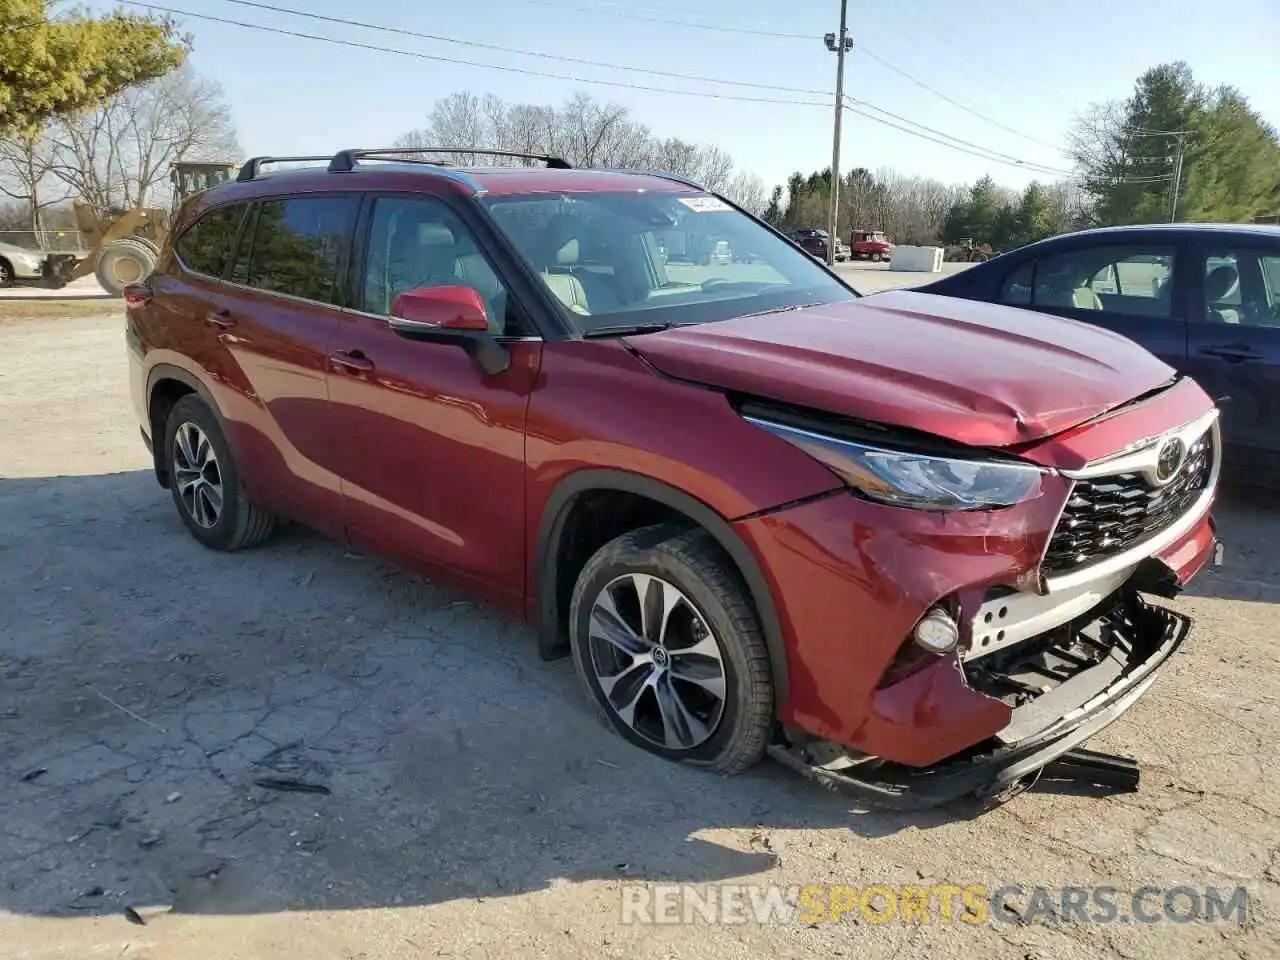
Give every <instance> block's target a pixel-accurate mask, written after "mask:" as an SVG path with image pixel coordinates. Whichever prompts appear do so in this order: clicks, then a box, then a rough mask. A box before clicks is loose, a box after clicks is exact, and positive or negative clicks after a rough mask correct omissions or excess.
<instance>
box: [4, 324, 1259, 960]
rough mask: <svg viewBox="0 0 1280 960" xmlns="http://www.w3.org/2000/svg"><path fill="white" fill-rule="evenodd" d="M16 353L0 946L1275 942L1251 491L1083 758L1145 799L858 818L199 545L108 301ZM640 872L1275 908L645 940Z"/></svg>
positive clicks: (493, 630)
mask: <svg viewBox="0 0 1280 960" xmlns="http://www.w3.org/2000/svg"><path fill="white" fill-rule="evenodd" d="M0 356H3V357H4V358H5V366H4V368H3V372H2V373H0V957H51V958H52V957H66V958H71V957H76V958H83V957H104V958H114V960H120V958H157V960H158V958H175V960H176V958H182V960H188V958H197V957H198V958H206V957H240V958H247V957H266V956H290V957H296V956H305V957H307V958H309V960H310V958H315V960H328V958H344V960H345V958H356V957H368V958H375V957H376V958H398V957H435V956H449V957H502V958H508V957H517V956H518V957H525V956H529V957H535V956H536V957H583V958H588V957H589V958H597V957H641V958H659V957H689V958H694V957H697V958H702V957H708V958H709V957H744V956H760V957H777V958H784V957H797V958H798V957H862V956H867V957H871V956H875V957H890V956H904V957H905V956H911V955H921V956H929V957H936V958H951V957H956V958H959V957H966V958H967V957H983V958H1011V960H1026V958H1044V960H1072V958H1081V960H1084V958H1093V957H1098V956H1104V955H1108V956H1109V955H1114V956H1120V957H1125V958H1140V957H1141V958H1152V960H1170V958H1181V957H1209V958H1251V960H1256V958H1261V957H1276V956H1280V949H1278V948H1277V947H1276V943H1277V942H1278V941H1277V927H1276V921H1277V919H1280V766H1278V764H1277V755H1276V743H1277V739H1278V735H1280V719H1278V717H1280V711H1278V709H1277V698H1276V691H1277V686H1278V684H1277V668H1278V666H1280V665H1278V663H1277V654H1276V643H1275V641H1276V637H1277V636H1278V635H1280V605H1278V604H1280V579H1278V578H1277V573H1278V572H1280V547H1277V546H1276V544H1277V543H1280V536H1278V535H1280V511H1277V510H1276V509H1275V508H1266V507H1263V506H1260V505H1258V502H1256V500H1257V498H1255V502H1251V501H1249V500H1244V499H1241V498H1239V497H1232V498H1228V502H1227V503H1225V504H1224V505H1223V507H1222V508H1221V509H1220V511H1219V513H1220V520H1221V527H1222V533H1223V536H1224V538H1225V540H1226V541H1227V545H1228V553H1227V566H1226V567H1225V568H1223V569H1222V570H1220V571H1214V572H1212V573H1211V574H1209V575H1206V576H1204V577H1202V578H1201V579H1200V580H1199V581H1198V582H1197V584H1196V586H1195V589H1194V591H1193V592H1192V595H1191V596H1188V597H1185V598H1183V599H1180V600H1179V601H1177V606H1178V607H1179V608H1181V609H1183V610H1185V611H1187V612H1189V613H1191V614H1192V615H1193V616H1195V617H1196V618H1197V621H1198V622H1197V628H1196V630H1195V632H1194V634H1193V636H1192V638H1191V640H1190V641H1189V643H1188V645H1187V646H1186V648H1184V651H1183V652H1182V653H1181V654H1180V656H1179V658H1178V659H1177V661H1176V663H1175V664H1174V665H1173V666H1172V668H1171V669H1169V670H1167V671H1166V673H1165V674H1164V676H1163V677H1162V678H1161V679H1160V680H1159V681H1158V683H1157V684H1156V686H1155V687H1154V688H1153V690H1152V691H1151V693H1150V694H1149V695H1148V696H1147V697H1146V698H1145V699H1144V700H1143V701H1142V702H1141V703H1140V704H1139V705H1138V706H1137V707H1136V708H1135V709H1134V710H1133V711H1132V712H1131V713H1130V714H1128V715H1127V716H1126V717H1125V718H1124V719H1123V720H1121V721H1120V722H1119V723H1117V724H1116V725H1115V726H1113V727H1111V728H1110V729H1109V730H1108V731H1107V732H1106V733H1105V734H1104V735H1103V736H1102V737H1100V738H1098V739H1097V740H1096V741H1095V742H1094V743H1092V744H1090V745H1091V746H1095V747H1097V748H1099V749H1113V750H1116V751H1118V752H1123V753H1127V754H1129V755H1132V756H1135V757H1137V758H1139V759H1140V760H1141V762H1142V764H1143V784H1142V789H1141V792H1139V793H1138V794H1135V795H1130V796H1124V797H1110V798H1107V797H1099V796H1096V795H1088V794H1087V793H1082V792H1081V791H1079V790H1078V789H1076V790H1072V789H1070V788H1069V787H1067V786H1066V785H1063V784H1057V785H1054V784H1047V783H1041V784H1039V785H1038V786H1037V787H1036V788H1035V789H1033V790H1032V791H1031V792H1029V793H1026V794H1023V795H1022V796H1020V797H1018V798H1016V799H1015V800H1014V801H1013V802H1011V803H1010V804H1008V805H1006V806H1004V807H1001V808H998V809H995V810H993V811H989V812H986V813H980V812H979V811H977V810H975V809H972V808H968V807H956V808H950V809H947V810H944V811H940V812H937V813H933V814H929V815H889V814H884V813H865V812H857V811H853V810H850V808H849V803H848V802H847V801H845V800H842V799H840V798H839V797H836V796H833V795H831V794H827V793H824V792H821V791H819V790H817V789H816V788H814V787H812V786H811V785H810V784H808V783H806V782H802V781H800V780H798V779H796V778H795V777H793V776H791V775H790V774H788V773H786V772H785V771H782V770H780V769H779V768H777V767H775V766H773V765H770V764H765V765H762V766H761V767H759V768H758V769H756V770H754V771H751V772H750V773H748V774H747V775H744V776H742V777H738V778H735V779H732V780H723V779H717V778H714V777H711V776H708V775H705V774H702V773H699V772H696V771H692V770H687V769H684V768H681V767H677V766H674V765H671V764H667V763H664V762H662V761H660V760H657V759H653V758H650V757H648V756H646V755H644V754H643V753H641V752H639V751H637V750H634V749H632V748H630V747H628V746H627V745H625V744H624V743H623V742H622V741H621V740H620V739H618V738H616V737H614V736H613V735H612V734H610V733H608V732H607V731H605V730H604V729H602V728H601V727H600V726H598V725H597V724H596V723H595V722H594V720H593V719H592V717H591V714H590V712H589V710H588V707H587V704H586V702H585V700H584V699H583V697H582V696H581V695H580V694H579V691H578V689H577V684H576V679H575V678H574V676H573V671H572V667H571V666H570V665H569V663H568V662H567V661H562V662H559V663H554V664H543V663H541V662H539V661H538V659H537V656H536V653H535V650H534V643H533V637H532V634H531V631H530V630H528V629H527V628H526V627H524V626H523V625H521V624H518V623H514V622H510V621H507V620H504V619H502V618H500V617H498V616H497V615H495V614H494V613H492V612H491V611H489V610H486V609H484V608H483V607H477V606H476V605H475V604H474V603H472V602H470V601H468V600H467V599H466V598H464V597H461V596H458V595H456V594H454V593H451V592H449V591H447V590H445V589H443V588H438V587H435V586H433V585H431V584H428V583H423V582H421V581H419V580H416V579H414V578H413V577H410V576H408V575H406V574H404V573H401V572H399V571H397V570H395V569H393V568H391V567H389V566H387V565H384V564H383V563H381V562H379V561H378V560H377V559H374V558H371V557H360V556H355V555H352V554H350V553H348V552H347V551H345V550H344V548H343V547H342V546H341V545H338V544H335V543H332V542H328V541H326V540H323V539H321V538H319V537H317V536H314V535H310V534H308V533H306V532H304V531H299V530H291V531H289V532H287V533H286V534H285V535H283V536H281V537H279V538H277V539H276V540H274V541H272V542H271V543H270V544H268V545H267V546H265V547H264V548H262V549H258V550H254V551H250V552H246V553H242V554H238V555H234V556H224V555H218V554H214V553H211V552H209V551H207V550H204V549H203V548H201V547H200V546H198V545H197V544H196V543H195V542H194V541H193V540H192V539H191V538H190V537H189V536H188V535H187V534H186V532H185V531H184V529H183V528H182V526H181V524H180V522H179V520H178V518H177V515H176V514H175V512H174V510H173V507H172V504H171V503H170V502H169V499H168V495H167V494H166V493H165V492H164V491H162V490H161V489H160V488H159V487H158V486H156V484H155V482H154V480H153V479H152V477H151V475H150V473H149V470H148V466H147V457H146V455H145V452H144V450H143V447H142V445H141V443H140V442H139V440H138V434H137V428H136V425H135V421H134V417H133V413H132V410H131V409H130V407H129V403H128V397H127V387H126V380H125V357H124V346H123V342H122V336H121V320H120V318H119V317H118V316H109V317H105V318H102V319H91V318H90V319H74V320H65V321H51V320H41V321H30V322H12V323H8V324H0ZM37 771H43V772H40V773H37ZM267 776H274V777H297V778H301V779H304V780H307V781H311V782H315V783H321V784H324V785H325V786H326V787H327V788H328V789H329V790H330V791H331V793H330V794H328V795H315V794H305V793H283V792H278V791H273V790H268V789H264V788H262V787H260V786H257V785H255V782H254V781H255V780H257V779H259V778H262V777H267ZM28 778H29V779H28ZM634 880H649V881H656V880H682V881H691V882H697V883H704V882H707V883H717V882H722V881H724V882H733V883H766V882H773V883H779V884H784V885H791V884H802V885H803V884H828V883H830V884H850V885H854V886H857V887H863V886H866V885H868V884H890V885H893V884H904V883H905V884H920V885H931V884H940V883H954V884H958V885H961V886H963V885H968V884H985V885H987V886H988V887H990V888H995V887H998V886H1000V885H1002V884H1019V885H1022V886H1023V887H1024V888H1031V887H1033V886H1036V885H1045V886H1050V887H1060V886H1063V885H1082V886H1084V885H1093V884H1112V885H1114V886H1116V887H1119V888H1121V890H1122V894H1121V897H1120V900H1121V903H1122V904H1124V903H1126V902H1127V901H1125V899H1124V897H1125V896H1126V895H1127V891H1129V890H1131V889H1134V888H1137V887H1139V886H1142V885H1144V884H1151V885H1155V886H1159V887H1162V888H1169V887H1173V886H1178V885H1186V886H1190V887H1193V888H1199V889H1203V888H1204V887H1205V886H1209V885H1212V886H1216V887H1219V888H1223V889H1226V888H1234V887H1235V886H1237V885H1244V886H1245V887H1247V889H1248V891H1249V895H1250V904H1249V919H1248V921H1247V922H1246V924H1244V925H1243V926H1241V925H1239V924H1237V923H1236V922H1234V921H1232V922H1221V921H1219V922H1217V923H1213V924H1209V923H1200V922H1196V923H1187V924H1180V923H1172V922H1162V923H1158V924H1154V925H1145V924H1132V923H1130V924H1121V923H1116V924H1111V925H1098V924H1083V923H1054V922H1049V921H1042V920H1036V921H1034V922H1030V923H1025V924H1022V923H1020V924H1004V923H986V924H979V925H969V924H964V923H949V924H944V923H939V922H936V919H937V915H936V913H935V914H934V919H935V922H934V923H931V924H928V925H917V924H902V923H888V924H884V925H872V924H868V923H866V922H865V921H863V922H858V923H855V922H854V921H853V919H852V917H846V919H845V920H844V922H842V923H840V924H835V925H833V924H820V925H815V926H809V925H806V924H804V923H800V922H791V923H779V924H745V925H721V926H707V925H703V924H699V926H698V927H697V928H695V929H689V928H685V927H680V926H643V925H624V924H622V923H621V922H620V917H621V909H620V901H621V896H622V893H621V890H620V886H621V885H622V884H625V883H627V882H629V881H634ZM154 905H162V906H164V907H168V908H170V909H168V910H167V911H164V910H159V911H152V910H148V909H147V908H148V907H149V906H154ZM126 907H130V908H135V909H136V910H137V912H138V915H137V916H136V918H133V919H131V918H130V917H129V916H127V914H126ZM135 920H142V921H143V923H142V924H139V923H138V922H135ZM304 944H305V946H304Z"/></svg>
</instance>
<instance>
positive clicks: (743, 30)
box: [520, 0, 818, 41]
mask: <svg viewBox="0 0 1280 960" xmlns="http://www.w3.org/2000/svg"><path fill="white" fill-rule="evenodd" d="M520 2H521V3H532V4H535V5H537V6H541V7H555V8H556V9H557V10H571V11H573V12H575V13H593V14H598V15H600V16H606V17H617V18H618V19H620V20H634V21H637V22H639V23H661V24H665V25H667V26H672V27H685V28H686V29H689V30H710V31H712V32H714V33H737V34H745V35H747V36H752V37H774V38H777V39H781V40H808V41H813V40H816V39H818V35H817V34H816V33H787V32H785V31H780V30H763V29H754V28H752V27H730V26H726V25H724V24H719V23H698V22H697V21H689V20H675V19H672V18H670V17H649V16H645V15H643V14H640V13H635V12H633V11H630V10H600V9H598V8H595V7H583V6H577V5H573V4H565V3H561V2H559V0H520Z"/></svg>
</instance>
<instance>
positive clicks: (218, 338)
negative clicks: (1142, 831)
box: [127, 151, 1219, 804]
mask: <svg viewBox="0 0 1280 960" xmlns="http://www.w3.org/2000/svg"><path fill="white" fill-rule="evenodd" d="M299 159H314V158H299ZM530 159H533V158H530ZM536 159H540V160H544V161H548V163H547V167H548V168H547V169H541V168H533V167H528V166H524V167H505V168H504V167H487V168H476V169H459V168H455V167H449V166H444V165H439V164H431V163H426V162H421V161H415V160H410V159H405V158H401V157H398V156H396V155H395V154H394V152H393V151H344V152H342V153H340V154H338V155H337V156H335V157H333V158H332V160H331V161H330V162H328V163H327V164H325V165H322V166H319V167H311V168H302V169H282V168H281V167H279V166H272V165H271V164H269V163H268V161H265V160H255V161H250V162H249V163H248V164H246V166H245V167H244V169H243V170H242V171H241V173H240V176H239V179H238V181H237V182H234V183H229V184H225V185H222V186H218V187H215V188H213V189H211V190H209V191H207V192H206V193H204V194H201V195H199V196H198V197H196V198H194V199H192V200H191V201H189V202H188V203H187V204H186V206H185V207H184V208H183V209H182V211H181V212H180V214H179V217H178V220H177V223H176V226H175V229H174V230H173V233H172V237H173V240H172V243H171V246H168V247H166V249H165V250H164V251H163V252H162V254H161V257H160V259H159V264H158V267H157V269H156V271H155V273H154V274H153V275H152V276H151V277H150V278H149V279H148V280H147V282H145V283H143V284H140V285H137V286H135V287H133V288H131V289H130V290H129V291H128V294H127V314H128V320H127V337H128V342H129V346H130V354H131V364H130V366H131V376H132V387H133V394H134V399H135V402H136V406H137V410H138V414H139V417H140V420H141V427H142V433H143V436H144V438H145V440H146V442H147V443H148V444H149V445H150V446H151V447H152V449H153V451H154V458H155V471H156V476H157V478H158V479H159V481H160V483H161V484H162V485H164V486H165V487H167V488H169V489H170V491H171V492H172V496H173V500H174V501H175V503H176V506H177V509H178V511H179V513H180V515H181V517H182V520H183V521H184V522H185V524H186V526H187V527H188V529H189V530H190V532H191V533H192V534H193V535H194V536H195V537H196V538H197V539H198V540H199V541H200V542H201V543H204V544H206V545H207V546H210V547H213V548H216V549H221V550H234V549H237V548H240V547H246V546H249V545H251V544H253V543H256V542H258V541H261V540H263V539H264V538H266V537H267V535H268V534H269V533H270V532H271V530H272V528H273V526H274V523H275V520H276V518H278V517H280V518H283V517H287V518H290V519H294V520H297V521H301V522H303V523H305V524H308V525H310V526H313V527H316V528H319V529H320V530H323V531H325V532H327V533H329V534H331V535H333V536H335V537H338V538H342V539H344V540H346V541H348V542H350V543H352V544H354V545H357V546H360V547H365V548H367V549H370V550H374V551H377V552H380V553H383V554H385V555H387V556H390V557H393V558H395V559H397V560H399V561H401V562H403V563H406V564H409V565H411V566H412V567H414V568H416V569H419V570H422V571H424V572H426V573H428V574H429V575H442V576H453V577H455V578H457V579H458V580H459V581H460V582H461V583H464V584H466V585H469V586H470V587H471V588H473V589H474V590H476V591H479V592H480V593H481V594H482V595H484V596H485V597H488V598H490V599H491V600H492V601H493V602H495V603H498V604H501V605H503V606H505V607H506V608H508V609H511V610H515V611H519V612H521V613H523V615H525V616H526V617H528V618H529V619H530V620H532V621H533V622H534V623H536V625H537V628H538V633H539V643H540V647H541V652H542V654H543V655H544V656H546V657H556V656H560V655H571V656H572V657H573V658H574V661H575V663H576V665H577V669H578V672H579V674H580V676H581V679H582V683H583V686H584V687H585V689H586V692H587V694H588V695H589V696H590V697H591V698H592V699H593V700H594V702H595V703H596V704H597V705H598V707H599V709H600V711H601V713H602V715H603V716H604V718H606V720H607V722H608V723H609V724H611V725H612V727H613V728H614V729H615V730H616V731H617V732H618V733H619V734H621V735H622V736H623V737H625V738H627V739H628V740H630V741H631V742H632V743H634V744H636V745H637V746H640V747H643V748H645V749H647V750H651V751H653V752H654V753H657V754H660V755H661V756H664V757H667V758H670V759H673V760H684V761H690V762H693V763H697V764H701V765H704V766H706V767H709V768H711V769H713V770H716V771H720V772H724V773H734V772H738V771H740V770H743V769H745V768H746V767H748V766H750V765H751V764H752V763H754V762H755V761H757V760H758V759H759V758H760V757H761V756H762V755H763V754H765V752H766V751H769V752H771V753H773V754H774V755H776V756H778V757H780V758H782V759H784V760H786V761H788V762H789V763H791V764H793V765H801V766H803V767H804V768H806V769H807V770H809V771H811V772H814V773H816V775H819V776H822V777H829V778H833V779H836V780H838V781H839V782H841V783H843V784H845V785H847V786H849V787H851V788H853V789H856V790H859V791H861V792H863V793H864V794H865V795H866V796H867V797H869V798H872V799H876V798H878V799H881V800H884V801H887V802H892V803H900V804H908V803H910V804H929V803H937V802H941V801H944V800H947V799H949V798H952V797H956V796H960V795H964V794H973V793H976V794H980V795H982V794H987V795H989V794H991V793H993V792H996V791H1000V790H1002V789H1003V788H1005V787H1007V786H1008V785H1010V784H1014V783H1016V782H1018V781H1019V780H1021V779H1022V778H1025V777H1026V776H1027V775H1028V774H1029V773H1032V772H1034V771H1036V770H1038V769H1040V768H1041V767H1043V766H1044V765H1045V764H1047V763H1048V762H1050V761H1051V760H1053V759H1054V758H1056V757H1058V756H1059V755H1061V754H1063V753H1064V752H1066V751H1068V750H1070V749H1072V748H1074V747H1075V746H1076V745H1077V744H1078V743H1080V742H1081V741H1083V740H1084V739H1085V738H1087V737H1089V736H1090V735H1092V734H1094V733H1095V732H1097V731H1098V730H1100V729H1101V728H1102V727H1104V726H1106V725H1107V724H1108V723H1110V722H1111V721H1113V720H1115V719H1116V718H1117V717H1118V716H1120V715H1121V714H1122V713H1123V712H1124V711H1125V710H1127V709H1128V708H1129V707H1130V706H1131V705H1132V704H1133V703H1134V702H1135V701H1136V700H1137V699H1138V698H1139V697H1141V696H1142V695H1143V693H1144V692H1146V690H1147V688H1148V687H1149V686H1150V685H1151V683H1152V681H1153V680H1154V678H1155V676H1156V674H1157V672H1158V670H1159V669H1160V667H1161V666H1162V665H1163V664H1164V663H1165V662H1166V660H1167V659H1168V658H1169V657H1170V655H1171V654H1173V652H1174V651H1175V650H1176V649H1177V648H1178V646H1179V644H1181V643H1182V642H1183V640H1184V639H1185V637H1186V635H1187V631H1188V629H1189V621H1188V620H1187V619H1186V618H1185V617H1183V616H1181V615H1178V614H1176V613H1173V612H1170V611H1168V610H1167V609H1166V608H1165V607H1164V606H1162V605H1158V604H1153V603H1150V602H1148V601H1147V600H1144V599H1143V595H1144V594H1155V595H1162V596H1171V595H1173V594H1174V593H1176V592H1177V591H1178V589H1179V588H1180V587H1181V586H1182V585H1183V584H1185V583H1186V582H1187V580H1188V579H1189V578H1190V577H1192V576H1193V575H1194V574H1195V573H1196V572H1197V571H1199V570H1200V568H1201V567H1202V566H1204V565H1205V563H1206V562H1207V561H1209V560H1210V559H1211V558H1214V556H1215V551H1216V549H1217V541H1216V539H1215V536H1214V528H1213V523H1212V521H1211V519H1210V507H1211V505H1212V503H1213V499H1214V493H1215V488H1216V484H1217V480H1218V471H1219V442H1218V426H1217V410H1216V409H1215V407H1214V405H1213V403H1212V402H1211V400H1210V399H1209V397H1207V396H1206V395H1205V393H1204V392H1203V391H1201V389H1200V388H1199V387H1198V386H1197V385H1196V384H1195V383H1194V382H1192V381H1191V380H1187V379H1178V378H1177V377H1176V376H1175V374H1174V371H1173V370H1171V369H1170V368H1169V367H1167V366H1166V365H1165V364H1164V363H1162V362H1161V361H1159V360H1157V359H1156V358H1155V357H1153V356H1152V355H1151V354H1149V353H1147V352H1146V351H1144V350H1142V349H1141V348H1139V347H1138V346H1136V345H1135V344H1133V343H1131V342H1130V341H1128V340H1125V339H1123V338H1121V337H1119V336H1116V335H1114V334H1111V333H1109V332H1107V331H1105V330H1101V329H1099V328H1096V327H1091V326H1086V325H1084V324H1079V323H1075V322H1072V321H1068V320H1063V319H1058V318H1053V317H1048V316H1041V315H1038V314H1035V313H1031V312H1027V311H1023V310H1015V309H1007V308H1003V307H999V306H991V305H987V304H982V303H974V302H968V301H962V300H954V299H946V298H942V297H933V296H927V295H923V294H917V293H911V292H896V293H889V294H884V295H881V296H876V297H873V298H866V299H864V298H861V297H859V296H858V295H857V294H856V293H855V292H854V291H853V290H851V289H850V288H849V287H848V286H846V285H845V284H844V283H843V282H842V281H841V280H840V279H839V278H838V277H837V276H835V275H833V274H832V273H830V272H829V271H828V270H827V269H826V268H825V267H823V266H822V265H820V264H818V263H816V262H815V261H814V260H813V258H812V257H810V256H808V255H807V254H806V253H804V252H803V251H802V250H800V249H799V248H798V247H797V246H795V245H794V244H793V243H791V242H790V241H789V240H787V239H786V238H785V237H783V236H781V235H780V234H778V233H776V232H774V231H772V230H771V229H769V228H768V227H766V226H765V225H763V224H762V223H761V222H759V221H758V220H756V219H754V218H752V217H750V216H748V215H746V214H745V213H743V212H741V211H740V210H738V209H737V208H735V207H733V206H732V205H731V204H729V203H728V202H726V201H725V200H723V199H722V198H719V197H717V196H715V195H713V194H709V193H708V192H706V191H704V190H702V189H701V188H699V187H698V186H696V185H694V184H691V183H688V182H686V181H684V180H681V179H679V178H675V177H668V176H662V175H652V174H635V173H621V172H605V171H588V170H570V169H566V168H565V167H566V165H565V164H563V163H562V162H560V161H556V160H549V158H536ZM268 167H270V168H271V169H268ZM726 248H727V250H728V251H729V254H730V255H728V256H723V257H712V258H710V262H704V261H706V260H707V259H708V258H706V257H700V256H696V255H694V253H696V251H698V250H706V249H721V250H725V249H726Z"/></svg>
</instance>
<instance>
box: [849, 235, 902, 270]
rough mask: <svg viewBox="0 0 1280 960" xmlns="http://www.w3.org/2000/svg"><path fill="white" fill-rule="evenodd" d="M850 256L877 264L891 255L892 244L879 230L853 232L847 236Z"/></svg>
mask: <svg viewBox="0 0 1280 960" xmlns="http://www.w3.org/2000/svg"><path fill="white" fill-rule="evenodd" d="M849 250H850V256H852V257H853V258H854V259H855V260H870V261H871V262H872V263H879V262H880V261H881V260H888V259H889V258H890V257H891V256H892V255H893V243H892V242H890V240H889V238H888V237H886V236H885V235H884V232H883V231H881V230H855V231H853V233H852V234H850V236H849Z"/></svg>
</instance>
